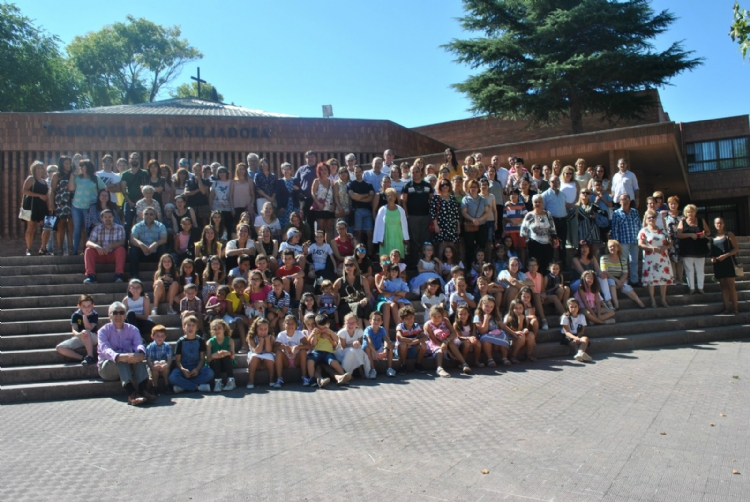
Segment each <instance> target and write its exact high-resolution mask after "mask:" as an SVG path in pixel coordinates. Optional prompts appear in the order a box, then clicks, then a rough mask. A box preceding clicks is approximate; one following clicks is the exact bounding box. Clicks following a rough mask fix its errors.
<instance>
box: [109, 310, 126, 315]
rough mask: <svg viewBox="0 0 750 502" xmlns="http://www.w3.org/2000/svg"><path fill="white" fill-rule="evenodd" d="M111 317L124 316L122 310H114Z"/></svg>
mask: <svg viewBox="0 0 750 502" xmlns="http://www.w3.org/2000/svg"><path fill="white" fill-rule="evenodd" d="M112 315H125V311H124V310H115V311H113V312H112Z"/></svg>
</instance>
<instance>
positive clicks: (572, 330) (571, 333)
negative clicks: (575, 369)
mask: <svg viewBox="0 0 750 502" xmlns="http://www.w3.org/2000/svg"><path fill="white" fill-rule="evenodd" d="M566 306H567V307H568V309H567V312H565V315H563V316H562V318H561V319H560V326H561V328H560V331H561V332H562V334H563V338H562V341H561V343H562V345H570V346H571V347H573V349H575V350H577V352H576V355H575V356H573V359H575V360H576V361H580V362H588V361H592V360H593V359H591V356H590V355H588V353H587V352H586V350H587V349H588V348H589V337H587V336H584V334H585V332H586V317H585V316H584V315H583V314H582V313H581V306H580V304H579V303H578V300H576V299H575V298H571V299H569V300H568V302H567V304H566Z"/></svg>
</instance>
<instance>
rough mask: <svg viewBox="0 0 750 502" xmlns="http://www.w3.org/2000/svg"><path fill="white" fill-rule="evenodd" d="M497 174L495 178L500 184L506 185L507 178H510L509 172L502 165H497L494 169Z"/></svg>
mask: <svg viewBox="0 0 750 502" xmlns="http://www.w3.org/2000/svg"><path fill="white" fill-rule="evenodd" d="M496 171H497V175H496V176H495V179H496V180H497V181H498V182H499V183H500V184H501V185H502V186H507V185H508V178H510V172H509V171H508V170H507V169H505V168H504V167H498V168H497V169H496Z"/></svg>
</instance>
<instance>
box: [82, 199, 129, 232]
mask: <svg viewBox="0 0 750 502" xmlns="http://www.w3.org/2000/svg"><path fill="white" fill-rule="evenodd" d="M105 209H109V210H111V211H112V214H113V215H114V219H115V223H116V224H117V225H122V219H120V210H119V208H118V207H117V205H116V204H115V203H114V202H112V198H111V197H110V196H109V192H108V191H107V190H99V195H97V197H96V202H94V203H93V204H91V206H89V212H88V214H87V215H86V233H87V234H90V233H91V229H92V228H94V227H95V226H97V225H98V224H99V223H101V222H102V217H101V213H102V211H104V210H105Z"/></svg>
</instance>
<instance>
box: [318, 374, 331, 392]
mask: <svg viewBox="0 0 750 502" xmlns="http://www.w3.org/2000/svg"><path fill="white" fill-rule="evenodd" d="M329 383H331V379H330V378H328V377H326V378H318V387H320V388H321V389H322V388H323V387H325V386H326V385H328V384H329Z"/></svg>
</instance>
